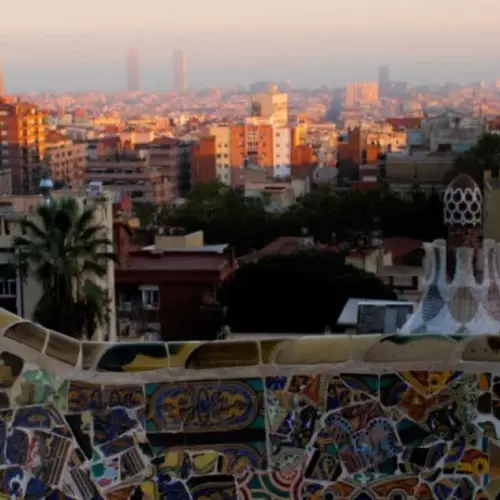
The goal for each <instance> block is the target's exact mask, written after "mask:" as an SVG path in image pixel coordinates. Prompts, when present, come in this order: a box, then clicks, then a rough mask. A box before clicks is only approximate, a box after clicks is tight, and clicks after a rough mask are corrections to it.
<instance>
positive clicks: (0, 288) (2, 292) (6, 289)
mask: <svg viewBox="0 0 500 500" xmlns="http://www.w3.org/2000/svg"><path fill="white" fill-rule="evenodd" d="M16 288H17V287H16V280H14V279H9V280H1V281H0V297H15V296H16Z"/></svg>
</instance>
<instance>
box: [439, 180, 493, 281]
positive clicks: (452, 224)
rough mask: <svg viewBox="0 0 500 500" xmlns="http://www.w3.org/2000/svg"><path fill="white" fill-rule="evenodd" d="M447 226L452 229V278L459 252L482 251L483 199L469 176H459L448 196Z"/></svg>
mask: <svg viewBox="0 0 500 500" xmlns="http://www.w3.org/2000/svg"><path fill="white" fill-rule="evenodd" d="M443 202H444V214H443V215H444V223H445V224H446V225H447V226H448V255H447V257H448V259H447V264H448V265H447V270H448V276H450V277H453V273H454V272H455V269H456V266H455V250H456V249H457V248H462V247H465V248H473V249H476V250H477V248H478V245H479V236H480V230H481V225H482V206H483V196H482V194H481V190H480V189H479V187H478V185H477V184H476V183H475V181H474V180H473V179H472V177H470V176H469V175H466V174H461V175H459V176H458V177H455V179H453V180H452V181H451V182H450V184H449V185H448V187H447V188H446V191H445V193H444V199H443Z"/></svg>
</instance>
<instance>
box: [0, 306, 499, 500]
mask: <svg viewBox="0 0 500 500" xmlns="http://www.w3.org/2000/svg"><path fill="white" fill-rule="evenodd" d="M437 370H439V371H437ZM0 414H1V415H0V499H14V498H19V499H21V498H23V499H31V500H36V499H84V500H91V499H101V498H102V499H110V500H126V499H133V500H136V499H151V500H153V499H154V500H157V499H167V500H184V499H192V500H233V499H243V500H250V499H256V500H274V499H279V498H284V499H287V498H288V499H294V500H303V499H305V500H307V499H309V500H322V499H330V500H334V499H335V500H341V499H345V500H348V499H349V500H379V499H380V500H382V499H390V500H404V499H408V500H409V499H414V500H424V499H428V500H431V499H440V500H445V499H449V500H452V499H453V500H454V499H464V500H468V499H470V500H479V499H497V498H500V337H498V336H490V337H489V336H484V335H479V336H475V337H467V338H464V337H443V336H440V337H432V336H410V337H409V336H406V337H401V336H397V335H393V336H385V337H380V336H377V335H369V336H354V337H349V336H342V335H339V336H318V337H303V338H295V339H279V340H276V339H273V340H257V341H232V342H211V343H185V344H163V343H155V344H136V345H130V344H119V345H113V344H97V343H95V344H94V343H84V342H82V343H80V342H76V341H74V340H72V339H68V338H65V337H62V336H60V335H59V334H56V333H54V332H50V331H47V330H44V329H42V328H40V327H38V326H35V325H32V324H29V323H26V322H19V320H18V318H12V317H6V315H5V314H4V313H3V312H2V311H0ZM497 438H498V439H497Z"/></svg>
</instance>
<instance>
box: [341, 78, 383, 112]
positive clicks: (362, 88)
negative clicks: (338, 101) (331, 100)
mask: <svg viewBox="0 0 500 500" xmlns="http://www.w3.org/2000/svg"><path fill="white" fill-rule="evenodd" d="M379 102H380V101H379V89H378V84H377V83H375V82H363V83H348V84H347V85H346V87H345V107H347V108H352V107H357V106H376V105H378V104H379Z"/></svg>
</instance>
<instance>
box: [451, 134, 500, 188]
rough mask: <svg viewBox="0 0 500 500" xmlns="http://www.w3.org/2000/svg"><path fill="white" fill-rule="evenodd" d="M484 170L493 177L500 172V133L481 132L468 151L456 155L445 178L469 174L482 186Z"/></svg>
mask: <svg viewBox="0 0 500 500" xmlns="http://www.w3.org/2000/svg"><path fill="white" fill-rule="evenodd" d="M484 172H491V175H492V176H493V177H495V176H496V177H497V178H498V175H499V173H500V135H498V134H483V135H482V136H481V137H480V138H479V140H478V141H477V144H475V145H474V146H472V147H471V148H470V149H469V150H468V151H466V152H465V153H462V154H461V155H459V156H457V158H456V161H455V168H454V169H453V170H452V171H451V172H450V173H449V175H448V178H447V180H451V179H452V178H453V177H455V176H456V175H458V174H461V173H465V174H469V175H470V176H471V177H472V178H473V179H474V180H475V181H476V182H477V184H478V185H479V186H480V187H481V188H482V187H483V184H484Z"/></svg>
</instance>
